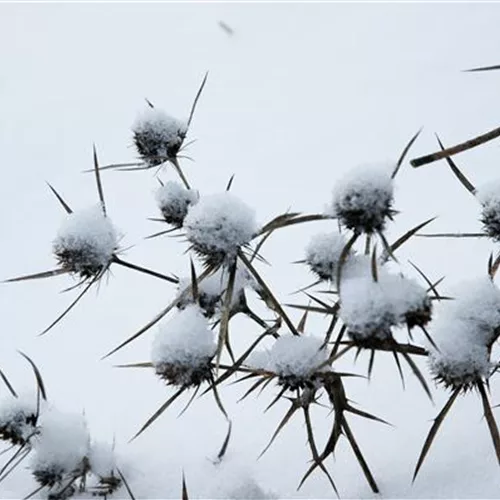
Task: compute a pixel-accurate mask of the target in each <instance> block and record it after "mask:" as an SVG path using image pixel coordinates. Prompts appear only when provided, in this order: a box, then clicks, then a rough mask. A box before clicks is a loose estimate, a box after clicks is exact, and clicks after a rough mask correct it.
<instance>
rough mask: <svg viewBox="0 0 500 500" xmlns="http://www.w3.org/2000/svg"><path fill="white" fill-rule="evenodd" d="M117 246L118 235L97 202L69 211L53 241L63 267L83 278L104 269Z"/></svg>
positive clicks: (96, 274) (54, 249) (56, 254)
mask: <svg viewBox="0 0 500 500" xmlns="http://www.w3.org/2000/svg"><path fill="white" fill-rule="evenodd" d="M117 247H118V237H117V233H116V230H115V228H114V227H113V224H112V223H111V221H110V219H109V218H108V217H107V216H105V215H104V214H103V213H102V209H101V207H100V206H97V205H96V206H95V207H92V208H89V209H87V210H82V211H79V212H75V213H72V214H69V215H68V216H67V219H66V220H65V221H64V223H63V224H62V226H61V228H60V229H59V232H58V234H57V237H56V239H55V240H54V242H53V251H54V254H55V256H56V258H57V260H58V262H59V265H60V266H61V267H62V269H64V270H66V271H68V272H70V273H74V274H77V275H79V276H81V277H82V278H84V279H85V278H92V277H95V276H98V275H99V274H101V273H102V272H103V271H104V270H106V269H107V268H108V266H109V264H110V262H111V259H112V256H113V253H114V252H115V251H116V249H117Z"/></svg>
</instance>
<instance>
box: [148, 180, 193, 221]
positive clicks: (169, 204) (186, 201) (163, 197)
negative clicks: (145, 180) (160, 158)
mask: <svg viewBox="0 0 500 500" xmlns="http://www.w3.org/2000/svg"><path fill="white" fill-rule="evenodd" d="M156 201H157V203H158V207H159V209H160V210H161V213H162V215H163V217H164V218H165V221H166V222H168V223H169V224H173V225H174V226H177V227H182V224H183V222H184V218H185V217H186V215H187V212H188V208H189V206H190V205H194V204H196V202H197V201H198V193H197V192H196V191H195V190H193V189H186V188H185V187H184V186H182V185H181V184H179V183H178V182H175V181H168V182H166V183H165V184H164V185H163V186H161V187H160V188H158V190H157V191H156Z"/></svg>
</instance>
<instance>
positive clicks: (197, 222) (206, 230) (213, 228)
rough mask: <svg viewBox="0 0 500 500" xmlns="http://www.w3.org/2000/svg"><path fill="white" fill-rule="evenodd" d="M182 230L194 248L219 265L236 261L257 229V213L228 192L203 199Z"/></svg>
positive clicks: (193, 210)
mask: <svg viewBox="0 0 500 500" xmlns="http://www.w3.org/2000/svg"><path fill="white" fill-rule="evenodd" d="M183 227H184V229H185V231H186V237H187V239H188V240H189V242H190V243H191V244H192V246H193V249H194V250H195V251H197V252H198V253H200V254H201V255H203V256H204V257H206V259H207V261H209V262H213V263H217V264H220V263H222V262H223V261H224V260H225V259H230V258H234V257H235V256H236V253H237V252H238V250H239V248H240V247H241V246H243V245H246V244H247V243H249V242H250V240H251V239H252V238H253V237H254V235H255V233H256V232H257V229H258V226H257V223H256V220H255V212H254V210H252V209H251V208H250V207H248V206H247V205H246V204H245V203H243V202H242V201H241V200H240V199H239V198H236V197H235V196H233V195H232V194H231V193H229V192H227V191H226V192H224V193H220V194H213V195H209V196H203V197H201V198H200V200H199V201H198V203H197V204H196V205H193V206H191V207H190V208H189V210H188V214H187V216H186V218H185V219H184V226H183Z"/></svg>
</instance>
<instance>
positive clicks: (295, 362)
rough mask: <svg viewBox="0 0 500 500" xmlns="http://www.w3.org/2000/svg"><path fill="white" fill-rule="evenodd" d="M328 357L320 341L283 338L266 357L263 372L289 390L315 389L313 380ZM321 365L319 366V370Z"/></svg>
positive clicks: (289, 336)
mask: <svg viewBox="0 0 500 500" xmlns="http://www.w3.org/2000/svg"><path fill="white" fill-rule="evenodd" d="M327 359H328V354H327V351H326V348H325V346H323V341H322V340H321V339H320V338H318V337H312V336H308V335H300V336H297V335H286V336H282V337H280V338H279V339H277V340H276V341H275V342H274V344H273V346H272V348H271V349H270V351H269V355H268V365H267V369H268V370H270V371H272V372H274V373H276V374H277V375H278V377H279V379H278V380H279V384H281V385H283V386H284V387H287V388H288V389H290V390H295V389H297V388H309V389H314V388H317V387H319V384H317V383H316V376H317V374H318V373H319V372H324V371H325V370H327V368H328V367H325V366H324V365H325V364H326V363H325V362H326V361H327ZM322 365H323V366H322Z"/></svg>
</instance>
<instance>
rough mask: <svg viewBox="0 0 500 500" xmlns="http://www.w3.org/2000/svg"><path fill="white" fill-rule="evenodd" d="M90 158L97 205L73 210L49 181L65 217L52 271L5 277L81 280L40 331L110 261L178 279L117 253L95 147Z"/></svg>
mask: <svg viewBox="0 0 500 500" xmlns="http://www.w3.org/2000/svg"><path fill="white" fill-rule="evenodd" d="M93 158H94V173H95V178H96V185H97V192H98V196H99V205H98V206H95V207H91V208H90V209H87V210H82V211H78V212H74V211H73V210H72V208H71V207H70V206H69V205H68V203H66V201H64V199H63V198H62V196H61V195H60V194H59V193H58V192H57V191H56V190H55V189H54V188H53V187H52V186H51V185H50V184H49V188H50V190H51V191H52V193H53V194H54V196H55V197H56V198H57V200H58V201H59V203H60V205H61V206H62V208H63V209H64V211H65V213H66V217H67V218H66V220H65V222H64V223H63V225H62V227H61V228H60V230H59V232H58V234H57V236H56V238H55V240H54V241H53V245H52V247H53V248H52V249H53V253H54V255H55V257H56V260H57V263H58V267H57V268H56V269H54V270H52V271H45V272H41V273H35V274H29V275H26V276H20V277H18V278H11V279H9V280H6V282H17V281H26V280H33V279H41V278H51V277H53V276H58V275H62V274H69V275H72V276H74V277H76V278H77V279H79V280H80V281H79V282H78V283H77V285H76V286H73V287H71V288H78V287H79V286H83V287H84V288H83V291H82V292H81V293H80V294H79V295H78V296H77V297H76V299H75V300H74V301H73V302H72V303H71V304H70V305H69V306H68V307H67V308H66V310H65V311H64V312H63V313H62V314H60V315H59V316H58V317H57V318H56V320H55V321H53V322H52V323H51V324H50V325H49V326H48V327H47V328H46V329H45V330H44V331H43V332H42V334H45V333H47V332H48V331H49V330H50V329H52V328H53V327H54V326H55V325H56V324H58V323H59V321H61V320H62V319H63V318H64V317H65V316H66V314H67V313H68V312H69V311H70V310H71V309H72V308H73V307H74V306H75V305H76V304H77V303H78V302H79V301H80V300H81V299H82V297H83V296H84V295H85V294H86V293H87V292H88V290H89V289H90V287H91V286H92V285H94V284H95V283H97V282H98V281H99V280H100V279H101V278H102V277H103V276H104V274H105V273H106V271H108V269H109V268H110V266H111V264H117V265H120V266H123V267H127V268H129V269H133V270H135V271H138V272H141V273H145V274H149V275H151V276H155V277H157V278H160V279H163V280H166V281H169V282H170V283H177V282H178V280H177V279H176V278H172V277H169V276H165V275H163V274H161V273H157V272H155V271H152V270H150V269H147V268H144V267H141V266H138V265H135V264H132V263H130V262H127V261H125V260H123V259H122V258H120V257H119V256H118V253H119V248H118V235H117V231H116V230H115V228H114V226H113V224H112V223H111V221H110V219H109V217H108V215H107V209H106V202H105V200H104V192H103V188H102V183H101V176H100V172H99V163H98V159H97V151H96V149H95V147H94V150H93Z"/></svg>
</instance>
